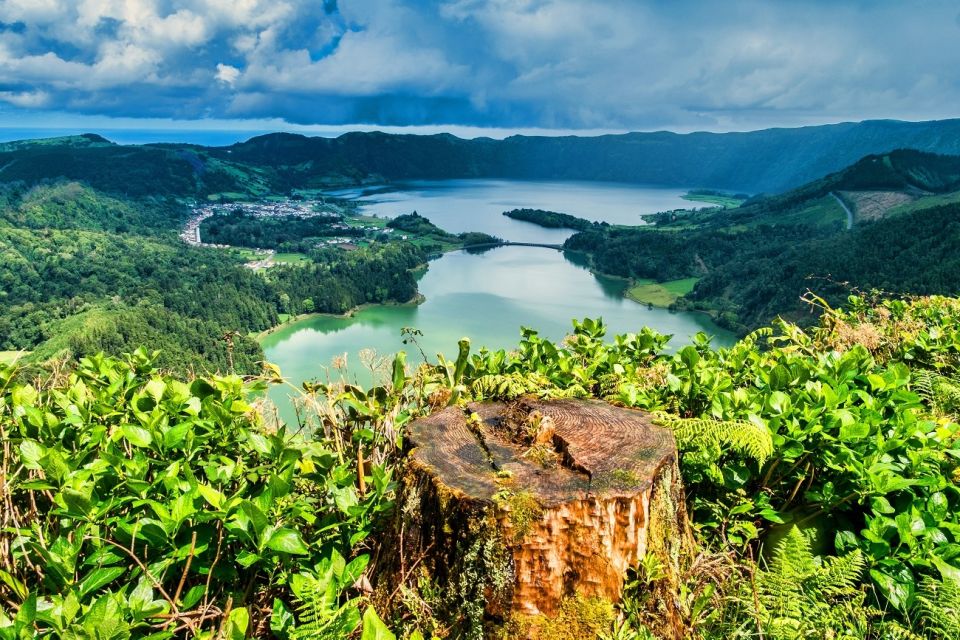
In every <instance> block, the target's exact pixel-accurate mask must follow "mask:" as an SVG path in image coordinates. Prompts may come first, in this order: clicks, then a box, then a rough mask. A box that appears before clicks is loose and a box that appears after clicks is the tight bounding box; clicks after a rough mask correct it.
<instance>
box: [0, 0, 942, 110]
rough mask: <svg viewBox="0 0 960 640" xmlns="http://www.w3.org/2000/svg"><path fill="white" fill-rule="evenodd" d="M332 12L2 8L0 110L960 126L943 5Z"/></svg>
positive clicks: (541, 3) (46, 2) (538, 2)
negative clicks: (948, 121)
mask: <svg viewBox="0 0 960 640" xmlns="http://www.w3.org/2000/svg"><path fill="white" fill-rule="evenodd" d="M339 5H340V6H339V9H338V11H334V12H332V13H330V14H329V15H328V14H327V13H326V12H325V11H324V9H323V8H322V6H321V3H320V2H318V0H0V21H2V22H3V23H5V24H6V25H16V24H17V23H20V24H21V26H19V27H17V28H6V29H0V85H2V86H0V88H2V90H3V91H4V93H3V94H2V96H0V99H2V100H4V101H6V102H11V103H13V102H14V101H17V102H18V104H19V106H22V107H24V108H27V107H30V108H67V107H73V108H83V109H84V110H86V111H89V112H101V113H111V114H123V115H137V114H140V113H141V112H142V111H144V110H146V111H149V112H150V113H151V114H152V115H164V114H165V115H169V116H176V117H190V116H191V114H192V115H193V116H203V117H206V116H208V115H223V116H237V117H268V116H279V117H287V118H292V119H295V120H298V121H303V122H307V121H314V122H316V121H322V120H325V119H326V120H327V121H330V122H344V121H352V122H356V121H358V120H365V121H370V122H381V123H384V124H404V123H407V124H417V123H427V122H430V121H433V122H437V121H445V122H450V123H453V122H459V123H463V124H482V125H501V124H502V125H507V126H514V127H516V126H546V127H600V128H618V129H619V128H658V127H675V128H696V127H705V128H730V127H733V128H744V127H748V126H750V125H751V124H757V123H761V124H768V123H774V122H778V120H777V118H780V121H779V122H780V123H782V124H794V123H806V122H808V121H818V120H819V121H827V120H836V119H859V118H864V117H944V116H950V115H958V114H957V113H956V112H955V111H954V109H955V107H953V105H955V104H957V103H958V101H960V47H956V46H955V43H956V41H957V36H958V35H960V30H958V20H957V12H956V6H955V4H954V3H953V2H951V1H950V0H929V1H927V2H925V3H923V4H922V5H919V6H918V5H912V4H910V5H908V4H907V3H896V2H892V1H886V0H884V1H880V2H873V3H865V2H835V1H829V2H828V1H827V0H819V1H811V2H806V3H793V2H787V1H785V0H766V1H762V2H761V1H759V0H731V1H730V2H727V3H722V4H720V3H716V4H710V3H702V2H694V1H693V0H673V1H671V2H670V3H656V2H622V1H619V0H597V1H596V2H583V1H582V0H454V1H449V2H444V3H418V2H401V1H399V0H340V2H339ZM224 86H227V87H230V88H231V91H222V90H221V89H222V88H223V87H224ZM126 88H135V89H136V90H135V91H125V89H126Z"/></svg>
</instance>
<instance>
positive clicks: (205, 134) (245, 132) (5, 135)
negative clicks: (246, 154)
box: [0, 127, 319, 147]
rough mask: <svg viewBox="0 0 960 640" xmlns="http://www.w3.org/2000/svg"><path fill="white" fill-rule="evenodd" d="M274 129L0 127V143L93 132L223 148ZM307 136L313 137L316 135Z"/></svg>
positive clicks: (115, 138) (125, 139) (132, 140)
mask: <svg viewBox="0 0 960 640" xmlns="http://www.w3.org/2000/svg"><path fill="white" fill-rule="evenodd" d="M276 131H277V130H275V129H263V130H254V129H206V130H204V129H107V128H104V129H100V128H96V127H92V128H82V127H69V128H46V127H45V128H20V127H0V142H12V141H15V140H33V139H37V138H58V137H61V136H75V135H80V134H82V133H96V134H97V135H101V136H103V137H104V138H106V139H107V140H110V141H111V142H116V143H117V144H148V143H151V142H179V143H187V144H199V145H203V146H206V147H222V146H227V145H231V144H234V143H235V142H243V141H245V140H249V139H250V138H253V137H255V136H260V135H263V134H266V133H275V132H276ZM307 135H311V136H316V135H319V134H317V133H310V134H307Z"/></svg>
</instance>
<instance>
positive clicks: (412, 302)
mask: <svg viewBox="0 0 960 640" xmlns="http://www.w3.org/2000/svg"><path fill="white" fill-rule="evenodd" d="M426 301H427V297H426V296H425V295H423V294H422V293H420V292H419V291H418V292H417V294H416V295H415V296H413V297H412V298H410V299H409V300H407V301H406V302H397V301H396V300H390V301H388V302H364V303H363V304H358V305H356V306H354V307H351V308H350V309H347V310H346V311H344V312H343V313H329V312H323V311H320V312H315V313H301V314H298V315H296V316H293V317H291V318H288V319H287V320H286V322H281V323H280V324H276V325H274V326H272V327H270V328H269V329H264V330H263V331H261V332H260V333H258V334H256V335H255V336H254V337H253V339H254V340H256V341H257V343H261V342H263V340H264V339H265V338H266V337H267V336H270V335H272V334H274V333H276V332H277V331H280V330H281V329H286V328H288V327H290V326H291V325H294V324H298V323H300V322H303V321H305V320H311V319H313V318H352V317H353V316H354V315H356V314H357V313H359V312H361V311H363V310H365V309H372V308H377V307H418V306H420V305H421V304H423V303H424V302H426Z"/></svg>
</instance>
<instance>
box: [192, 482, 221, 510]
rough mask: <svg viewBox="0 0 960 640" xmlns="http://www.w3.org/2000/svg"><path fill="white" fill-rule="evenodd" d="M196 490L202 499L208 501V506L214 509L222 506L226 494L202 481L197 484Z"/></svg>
mask: <svg viewBox="0 0 960 640" xmlns="http://www.w3.org/2000/svg"><path fill="white" fill-rule="evenodd" d="M197 491H199V492H200V495H201V496H203V499H204V500H206V501H207V502H208V503H210V506H211V507H213V508H214V509H219V508H220V507H222V506H223V503H224V502H226V501H227V496H225V495H223V494H222V493H220V492H219V491H217V490H216V489H214V488H213V487H211V486H209V485H206V484H203V483H202V482H201V483H199V484H197Z"/></svg>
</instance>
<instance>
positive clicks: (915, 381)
mask: <svg viewBox="0 0 960 640" xmlns="http://www.w3.org/2000/svg"><path fill="white" fill-rule="evenodd" d="M911 382H912V387H913V390H914V391H915V392H916V393H917V395H919V396H920V398H921V399H922V400H923V401H924V402H926V403H927V405H928V406H929V407H930V410H931V411H932V412H934V413H940V414H956V413H958V412H960V380H958V379H956V378H951V377H947V376H944V375H941V374H939V373H936V372H935V371H930V370H927V369H921V370H919V371H913V372H912V381H911Z"/></svg>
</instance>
